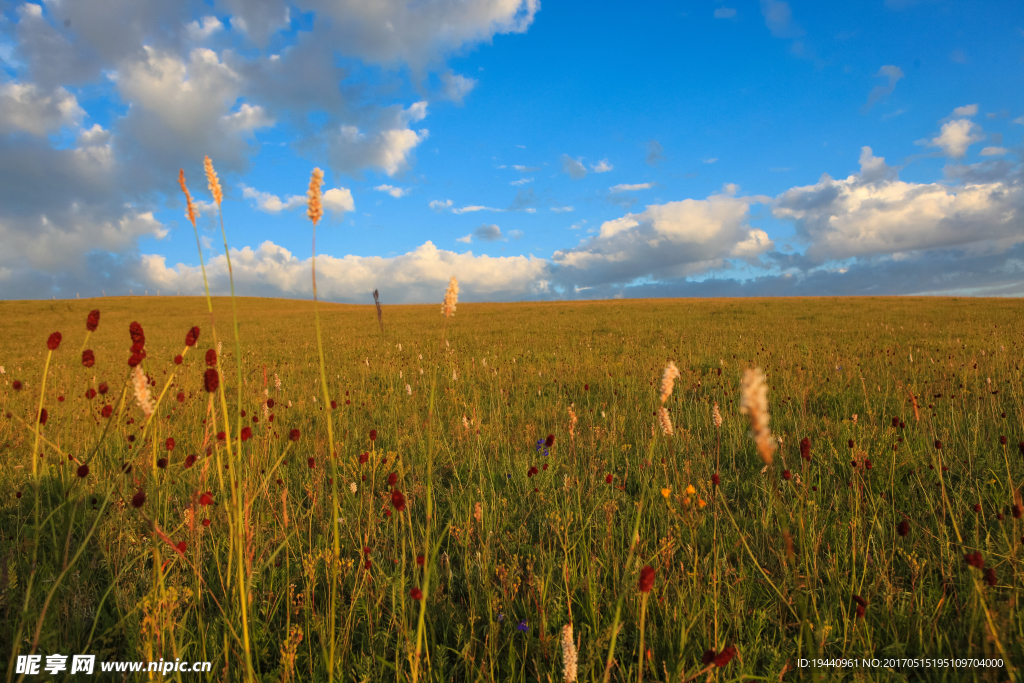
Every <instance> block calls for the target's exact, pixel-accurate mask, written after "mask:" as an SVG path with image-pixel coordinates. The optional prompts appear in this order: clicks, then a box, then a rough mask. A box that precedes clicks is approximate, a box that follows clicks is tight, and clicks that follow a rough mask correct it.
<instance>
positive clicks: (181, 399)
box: [175, 391, 185, 403]
mask: <svg viewBox="0 0 1024 683" xmlns="http://www.w3.org/2000/svg"><path fill="white" fill-rule="evenodd" d="M175 398H176V399H177V400H178V403H184V402H185V392H183V391H179V392H178V395H177V396H175Z"/></svg>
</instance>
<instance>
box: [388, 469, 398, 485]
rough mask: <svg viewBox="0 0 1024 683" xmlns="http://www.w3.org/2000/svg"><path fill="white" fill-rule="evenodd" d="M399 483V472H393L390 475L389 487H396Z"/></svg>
mask: <svg viewBox="0 0 1024 683" xmlns="http://www.w3.org/2000/svg"><path fill="white" fill-rule="evenodd" d="M397 483H398V472H392V473H391V474H389V475H388V486H394V485H395V484H397Z"/></svg>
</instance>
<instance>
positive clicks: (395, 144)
mask: <svg viewBox="0 0 1024 683" xmlns="http://www.w3.org/2000/svg"><path fill="white" fill-rule="evenodd" d="M426 115H427V103H426V102H416V103H415V104H413V105H411V106H410V107H409V108H408V109H401V108H400V107H391V108H389V109H388V110H387V111H385V112H384V113H383V115H382V116H383V118H384V119H386V120H384V121H380V122H378V125H379V126H380V130H378V131H377V132H376V133H373V134H369V133H366V132H363V131H362V130H360V129H359V127H358V126H354V125H350V124H343V125H341V126H340V127H339V128H338V130H336V131H334V132H333V133H332V134H330V135H329V136H328V138H327V152H328V155H329V158H330V160H331V164H332V166H333V167H334V168H336V169H339V170H342V171H345V172H353V171H358V170H359V169H362V168H367V167H370V168H379V169H381V170H383V171H384V172H385V173H386V174H387V175H389V176H394V175H395V174H396V173H399V172H401V171H405V170H406V169H408V168H409V167H410V165H411V161H410V160H411V156H412V151H413V150H414V149H415V148H416V146H417V145H419V144H420V143H421V142H423V141H424V140H426V139H427V137H428V136H429V134H430V131H428V130H427V129H425V128H424V129H421V130H419V131H414V130H412V129H410V128H409V127H408V126H409V124H410V123H414V122H417V121H422V120H423V118H424V117H426Z"/></svg>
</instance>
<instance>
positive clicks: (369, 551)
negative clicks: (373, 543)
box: [363, 546, 372, 555]
mask: <svg viewBox="0 0 1024 683" xmlns="http://www.w3.org/2000/svg"><path fill="white" fill-rule="evenodd" d="M371 552H372V550H371V549H370V547H369V546H364V547H363V555H369V554H370V553H371Z"/></svg>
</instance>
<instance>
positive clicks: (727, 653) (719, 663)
mask: <svg viewBox="0 0 1024 683" xmlns="http://www.w3.org/2000/svg"><path fill="white" fill-rule="evenodd" d="M735 656H736V648H735V647H734V646H733V645H730V646H729V647H727V648H725V649H724V650H722V651H721V652H720V653H719V654H718V656H717V657H715V662H714V663H715V666H716V667H718V668H719V669H721V668H722V667H724V666H725V665H726V664H728V663H729V662H730V661H731V660H732V658H733V657H735Z"/></svg>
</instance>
